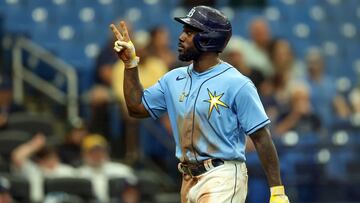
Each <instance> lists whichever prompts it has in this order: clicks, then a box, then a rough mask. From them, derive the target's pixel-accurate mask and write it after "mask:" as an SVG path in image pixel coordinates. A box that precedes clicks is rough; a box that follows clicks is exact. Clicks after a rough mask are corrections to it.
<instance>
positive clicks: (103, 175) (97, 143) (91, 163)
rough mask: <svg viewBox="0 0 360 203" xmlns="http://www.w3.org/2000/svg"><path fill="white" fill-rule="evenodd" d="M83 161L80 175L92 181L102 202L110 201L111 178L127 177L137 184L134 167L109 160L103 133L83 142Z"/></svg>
mask: <svg viewBox="0 0 360 203" xmlns="http://www.w3.org/2000/svg"><path fill="white" fill-rule="evenodd" d="M82 151H83V163H84V165H83V166H81V167H80V168H79V169H78V175H79V176H80V177H83V178H88V179H90V180H91V181H92V185H93V190H94V194H95V196H96V197H97V199H98V200H99V201H100V202H108V201H109V195H108V194H109V192H108V180H109V178H116V177H118V178H126V180H127V181H128V182H130V183H133V184H135V183H136V182H137V177H136V176H135V175H134V172H133V171H132V169H131V168H130V167H129V166H127V165H125V164H121V163H117V162H112V161H110V160H109V153H108V151H109V146H108V143H107V141H106V140H105V139H104V138H103V137H102V136H101V135H96V134H92V135H88V136H87V137H85V139H84V140H83V142H82Z"/></svg>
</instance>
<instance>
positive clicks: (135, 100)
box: [124, 68, 143, 117]
mask: <svg viewBox="0 0 360 203" xmlns="http://www.w3.org/2000/svg"><path fill="white" fill-rule="evenodd" d="M124 71H125V72H124V96H125V102H126V106H127V109H128V111H129V114H130V116H134V117H139V116H138V114H139V113H140V112H139V106H140V105H141V98H142V94H143V88H142V86H141V83H140V79H139V73H138V68H131V69H125V70H124ZM140 117H141V116H140Z"/></svg>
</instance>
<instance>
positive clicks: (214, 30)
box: [174, 6, 232, 52]
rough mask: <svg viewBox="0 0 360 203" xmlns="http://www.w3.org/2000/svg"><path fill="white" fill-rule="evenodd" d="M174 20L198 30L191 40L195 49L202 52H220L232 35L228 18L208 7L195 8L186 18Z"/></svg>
mask: <svg viewBox="0 0 360 203" xmlns="http://www.w3.org/2000/svg"><path fill="white" fill-rule="evenodd" d="M174 19H175V20H176V21H178V22H180V23H182V24H185V25H189V26H191V27H194V28H196V29H199V30H200V32H199V33H197V34H196V35H195V37H194V39H193V40H194V45H195V47H196V48H197V49H198V50H200V51H203V52H222V51H223V49H224V48H225V46H226V44H227V43H228V41H229V39H230V37H231V34H232V28H231V23H230V21H229V20H228V18H227V17H226V16H225V15H224V14H223V13H221V12H220V11H218V10H216V9H214V8H211V7H208V6H196V7H194V8H192V9H191V10H190V12H189V13H188V14H187V16H186V17H175V18H174Z"/></svg>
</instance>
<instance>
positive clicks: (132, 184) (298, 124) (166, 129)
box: [0, 1, 360, 203]
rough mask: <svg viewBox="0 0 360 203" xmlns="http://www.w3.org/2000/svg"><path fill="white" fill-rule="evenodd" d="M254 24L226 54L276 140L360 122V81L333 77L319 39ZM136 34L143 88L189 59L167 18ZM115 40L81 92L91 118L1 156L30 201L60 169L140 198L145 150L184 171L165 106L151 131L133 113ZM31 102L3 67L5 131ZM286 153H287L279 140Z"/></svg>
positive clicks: (4, 188) (3, 193) (101, 190)
mask: <svg viewBox="0 0 360 203" xmlns="http://www.w3.org/2000/svg"><path fill="white" fill-rule="evenodd" d="M186 2H187V1H185V4H186ZM188 2H190V3H191V2H193V1H188ZM260 2H261V1H260ZM208 3H209V2H208ZM210 3H211V2H210ZM233 3H236V1H233ZM189 6H190V5H189ZM248 28H249V29H248V36H249V39H246V38H244V37H242V36H237V35H235V36H233V37H232V39H231V40H230V42H229V44H228V46H227V48H226V49H225V50H224V52H223V53H221V58H222V59H223V60H224V61H225V62H228V63H230V64H231V65H232V66H234V68H236V69H238V70H239V71H240V72H241V73H242V74H243V75H245V76H247V77H249V78H250V79H251V80H252V81H253V83H254V84H255V86H256V87H257V90H258V92H259V94H260V97H261V100H262V102H263V105H264V107H265V109H266V112H267V114H268V115H269V117H270V119H271V121H272V123H271V124H270V126H269V128H270V130H271V132H272V135H273V138H274V140H282V139H284V137H286V136H288V135H289V132H291V133H296V134H297V135H298V136H299V139H302V138H301V137H302V135H308V134H311V135H312V136H325V139H328V140H330V139H331V136H330V135H332V133H333V132H334V130H337V129H342V128H341V127H344V126H346V129H359V128H360V86H356V85H355V86H354V87H353V88H352V89H350V90H347V91H346V92H344V91H342V89H341V87H339V85H338V84H337V83H336V82H335V81H336V79H337V78H334V77H333V75H328V74H327V71H326V68H327V63H326V60H325V58H324V55H323V53H322V51H321V49H316V48H313V49H309V50H307V54H306V56H305V58H297V56H296V55H295V53H294V50H293V48H292V44H291V43H290V42H289V41H288V40H287V39H285V38H281V37H279V38H278V36H273V35H272V30H271V29H270V27H269V25H268V22H267V21H266V20H265V19H263V18H260V17H257V18H254V19H252V20H251V21H250V24H249V27H248ZM131 38H132V39H133V42H134V44H135V47H136V51H137V54H138V56H139V57H140V58H141V60H140V64H139V75H140V81H141V83H142V84H143V86H144V88H147V87H150V86H151V85H153V84H155V83H156V82H157V80H158V79H159V78H161V77H162V76H163V75H164V74H165V73H166V72H167V71H169V70H171V69H173V68H176V67H178V66H181V65H186V64H184V63H182V62H180V61H178V60H177V57H176V53H175V52H174V51H173V50H172V49H171V48H170V47H171V43H176V42H171V41H170V39H169V31H168V30H167V28H166V27H163V26H157V27H154V28H153V29H152V30H149V32H148V33H143V32H136V31H131ZM112 46H113V39H109V40H108V43H107V44H106V45H105V46H104V47H103V49H102V50H101V52H100V54H99V55H98V58H97V61H96V64H95V66H96V68H95V70H96V71H95V75H94V78H93V79H94V81H95V82H94V84H93V86H92V87H91V88H90V89H89V90H87V91H86V92H85V93H84V94H83V95H82V96H81V105H82V117H83V120H84V122H82V123H80V124H72V125H71V127H70V128H68V129H66V133H65V135H64V136H62V137H61V141H59V142H56V143H55V144H54V143H51V142H49V136H50V135H46V134H44V133H43V132H37V133H35V134H32V135H31V136H30V137H29V139H27V140H26V141H24V142H22V143H21V144H18V145H16V147H15V148H14V149H13V150H12V151H11V153H10V154H7V155H8V157H3V154H2V157H0V166H2V165H4V163H6V167H4V168H5V169H2V171H4V172H7V173H11V174H12V175H16V176H20V177H23V178H25V179H26V180H27V181H28V182H29V185H30V190H29V191H30V200H31V201H33V202H41V201H43V200H46V199H51V198H52V197H51V194H49V193H47V192H46V189H45V186H44V185H45V183H46V181H47V180H48V179H52V178H59V177H61V178H83V179H87V180H90V182H91V185H92V193H93V195H94V199H96V200H97V201H99V202H114V203H115V202H123V203H139V202H145V201H144V200H142V199H141V198H142V197H143V195H142V192H143V190H141V189H140V188H139V177H138V176H137V173H136V168H137V167H138V166H139V165H138V164H139V162H141V161H142V160H144V158H148V159H151V160H152V161H154V162H155V163H157V164H158V165H159V166H160V168H162V169H163V171H165V173H168V174H170V176H172V177H173V178H174V179H175V180H176V181H179V179H177V178H178V177H177V175H178V174H175V175H174V173H173V172H174V171H175V172H176V160H174V159H175V158H174V157H173V154H174V151H173V149H169V148H167V147H166V146H164V145H166V144H164V143H163V142H162V141H164V140H165V141H167V142H170V143H171V142H172V137H171V128H170V124H169V120H168V118H167V117H166V116H165V117H163V118H161V119H160V120H159V121H146V122H153V123H151V124H150V125H151V126H150V127H153V128H156V129H157V130H155V131H153V132H148V131H147V130H144V128H145V127H144V126H146V124H144V123H143V122H142V121H140V120H137V119H133V118H131V117H129V116H128V114H127V110H126V108H125V104H124V103H125V102H124V96H123V83H122V80H123V70H124V65H123V63H122V62H121V61H119V60H118V59H117V56H116V55H115V54H114V52H113V49H112ZM359 82H360V78H359V81H358V83H359ZM25 109H26V108H24V107H23V106H19V105H17V104H15V103H14V102H13V100H12V85H11V78H10V77H8V76H5V75H1V77H0V139H2V138H1V135H2V133H3V132H6V131H9V130H14V129H11V128H9V126H8V122H9V118H10V117H11V115H12V114H16V113H18V112H25ZM339 126H340V128H339ZM145 129H148V128H145ZM344 129H345V127H344ZM144 131H145V132H144ZM151 134H156V135H155V136H153V135H151ZM144 140H145V141H144ZM329 142H330V141H329ZM149 145H150V146H149ZM247 146H248V155H249V157H250V158H249V161H251V160H252V159H251V157H252V154H253V153H254V148H253V147H252V144H251V143H250V142H249V143H248V145H247ZM0 151H2V150H0ZM279 153H280V157H281V155H282V150H281V148H280V150H279ZM169 157H171V158H169ZM118 160H121V162H120V161H118ZM125 163H126V164H125ZM251 163H252V162H251ZM256 167H261V166H260V165H258V164H257V165H256ZM0 168H3V167H0ZM133 168H135V170H134V169H133ZM251 170H253V171H255V170H256V169H254V168H252V167H251V166H250V167H249V173H250V174H252V171H251ZM1 174H2V173H1ZM1 174H0V203H10V202H15V200H14V201H12V200H11V199H12V198H11V193H10V191H11V184H10V182H11V181H9V180H8V179H7V176H6V175H1ZM285 174H286V173H285ZM114 178H121V179H123V180H124V184H125V186H124V187H123V188H122V190H121V191H118V196H116V198H114V196H110V195H109V194H110V188H109V181H110V180H111V179H114ZM262 178H264V177H262ZM253 180H257V179H253ZM251 181H252V179H251V178H250V182H249V198H248V200H247V201H248V202H249V203H251V202H266V201H267V199H268V198H267V197H266V196H264V197H259V195H257V194H254V193H255V192H254V191H255V190H257V188H259V187H261V184H262V186H263V185H265V187H264V188H265V190H267V189H266V181H265V180H263V182H261V183H260V186H258V185H257V186H254V184H252V182H251ZM285 184H286V183H285ZM261 191H264V190H261ZM290 194H291V193H290ZM55 196H56V195H55ZM258 198H261V199H258ZM290 198H291V195H290ZM49 202H50V201H49ZM73 202H77V201H75V200H74V201H73ZM79 202H81V201H80V200H79ZM150 202H151V201H150Z"/></svg>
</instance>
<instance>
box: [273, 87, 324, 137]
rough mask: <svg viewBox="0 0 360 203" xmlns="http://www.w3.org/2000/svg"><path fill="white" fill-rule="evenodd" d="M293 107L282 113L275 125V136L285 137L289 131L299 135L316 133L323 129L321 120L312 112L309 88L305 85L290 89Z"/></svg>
mask: <svg viewBox="0 0 360 203" xmlns="http://www.w3.org/2000/svg"><path fill="white" fill-rule="evenodd" d="M290 96H291V98H290V102H291V106H290V109H289V110H288V111H287V112H284V113H282V114H281V115H280V116H279V118H278V120H277V123H276V124H275V134H276V135H283V134H284V133H286V132H288V131H296V132H297V133H299V134H306V133H314V132H317V131H319V130H320V129H321V122H320V119H319V118H318V116H317V115H316V114H314V112H313V111H312V106H311V102H310V95H309V90H308V87H307V86H306V85H305V84H301V83H298V84H294V85H292V86H291V89H290Z"/></svg>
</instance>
